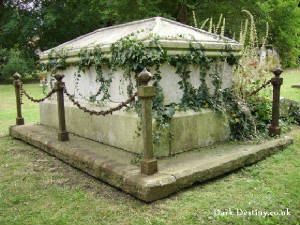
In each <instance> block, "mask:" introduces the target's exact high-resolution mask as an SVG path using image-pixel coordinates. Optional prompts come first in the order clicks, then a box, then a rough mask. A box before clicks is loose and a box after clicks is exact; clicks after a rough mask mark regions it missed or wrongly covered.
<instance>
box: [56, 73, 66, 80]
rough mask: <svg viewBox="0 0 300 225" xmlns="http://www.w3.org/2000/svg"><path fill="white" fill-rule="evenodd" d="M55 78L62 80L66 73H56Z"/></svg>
mask: <svg viewBox="0 0 300 225" xmlns="http://www.w3.org/2000/svg"><path fill="white" fill-rule="evenodd" d="M54 78H55V79H56V80H57V81H61V80H62V79H63V78H64V75H62V74H55V75H54Z"/></svg>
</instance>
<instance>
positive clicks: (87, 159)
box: [10, 124, 293, 202]
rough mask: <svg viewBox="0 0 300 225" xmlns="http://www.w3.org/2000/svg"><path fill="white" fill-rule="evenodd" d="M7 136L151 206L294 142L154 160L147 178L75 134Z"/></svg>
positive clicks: (125, 156) (20, 130) (28, 129)
mask: <svg viewBox="0 0 300 225" xmlns="http://www.w3.org/2000/svg"><path fill="white" fill-rule="evenodd" d="M10 135H11V136H12V137H14V138H17V139H21V140H23V141H25V142H27V143H29V144H31V145H33V146H36V147H38V148H40V149H42V150H44V151H45V152H48V153H49V154H51V155H54V156H56V157H57V158H59V159H61V160H63V161H65V162H66V163H69V164H70V165H72V166H74V167H76V168H79V169H81V170H83V171H84V172H86V173H88V174H90V175H92V176H94V177H96V178H98V179H100V180H102V181H104V182H107V183H109V184H111V185H113V186H115V187H117V188H120V189H121V190H123V191H125V192H127V193H129V194H131V195H133V196H135V197H137V198H139V199H141V200H143V201H145V202H152V201H155V200H158V199H161V198H164V197H167V196H168V195H170V194H172V193H174V192H177V191H179V190H181V189H182V188H185V187H188V186H191V185H192V184H194V183H196V182H203V181H205V180H208V179H211V178H214V177H217V176H220V175H222V174H225V173H228V172H230V171H233V170H235V169H238V168H240V167H243V166H246V165H249V164H253V163H255V162H257V161H259V160H262V159H263V158H265V157H267V156H269V155H271V154H273V153H275V152H276V151H277V150H282V149H284V148H285V147H286V146H288V145H289V144H291V143H292V142H293V139H292V138H291V137H289V136H283V137H280V138H277V139H271V140H267V141H265V142H263V143H260V144H250V145H246V144H223V145H219V146H215V147H214V148H202V149H198V150H195V151H190V152H184V153H181V154H177V155H175V156H173V157H168V158H164V159H160V160H158V173H156V174H154V175H151V176H147V175H142V174H141V173H140V168H139V167H138V166H137V165H133V164H132V163H131V161H132V160H133V159H135V157H136V155H135V154H133V153H130V152H126V151H123V150H120V149H117V148H114V147H110V146H107V145H103V144H100V143H98V142H94V141H92V140H88V139H85V138H82V137H79V136H76V135H72V134H71V135H70V141H68V142H59V141H58V140H57V130H56V129H53V128H49V127H46V126H42V125H35V124H28V125H20V126H12V127H10Z"/></svg>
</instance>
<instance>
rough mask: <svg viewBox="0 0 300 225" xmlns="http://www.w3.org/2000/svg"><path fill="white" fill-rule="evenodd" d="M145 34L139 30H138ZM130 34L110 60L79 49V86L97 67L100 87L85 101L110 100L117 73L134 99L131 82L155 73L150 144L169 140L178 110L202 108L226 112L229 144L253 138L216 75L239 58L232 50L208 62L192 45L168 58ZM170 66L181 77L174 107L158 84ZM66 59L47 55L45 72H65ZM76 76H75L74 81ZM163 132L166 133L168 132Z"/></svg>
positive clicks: (241, 109) (154, 43)
mask: <svg viewBox="0 0 300 225" xmlns="http://www.w3.org/2000/svg"><path fill="white" fill-rule="evenodd" d="M139 32H143V30H141V31H138V32H137V33H139ZM137 33H131V34H130V35H127V36H125V37H123V38H121V39H120V40H119V41H117V42H115V43H113V44H112V45H111V48H110V50H111V51H110V52H111V56H110V57H108V56H105V55H104V54H103V53H102V52H101V46H100V45H98V46H96V47H95V48H94V49H93V50H88V49H86V48H83V49H81V50H80V52H79V53H78V57H79V61H78V62H76V63H75V64H73V65H75V66H77V68H78V71H77V73H75V74H74V76H75V78H76V79H77V82H79V79H80V77H81V73H84V72H85V71H86V70H87V69H89V68H90V67H91V66H94V67H95V71H96V74H97V77H96V82H97V83H99V89H98V91H97V92H96V93H95V94H94V95H92V96H90V97H89V100H90V101H96V99H97V96H99V95H101V94H102V98H101V100H100V101H105V100H109V98H110V95H109V88H110V85H111V82H112V75H113V72H114V71H116V69H117V68H121V69H122V70H123V71H124V74H123V77H124V79H127V80H128V81H129V85H128V87H127V94H128V95H129V96H130V95H132V94H133V89H134V81H135V82H136V84H137V85H138V79H137V76H138V74H139V73H140V71H141V70H142V69H143V68H144V67H147V68H148V69H150V68H152V69H154V72H153V86H154V87H155V91H156V95H155V97H154V99H153V118H155V120H156V126H155V129H154V133H153V137H154V143H155V144H159V140H160V138H161V137H162V136H163V135H168V138H172V137H173V134H172V133H171V132H170V129H169V127H170V121H171V119H172V117H173V116H174V114H175V112H176V110H194V111H200V110H201V109H202V108H210V109H212V110H214V111H216V112H220V113H224V114H225V115H226V116H227V117H228V120H229V124H230V128H231V138H232V139H243V138H250V137H253V136H254V135H256V133H257V130H256V125H255V122H254V120H253V118H252V117H251V113H249V112H248V111H247V110H246V109H247V105H246V102H243V101H242V100H241V99H238V98H237V97H236V96H235V95H234V92H233V91H232V90H231V89H221V86H222V79H221V76H220V68H219V67H220V63H222V62H227V63H228V64H230V65H236V64H237V63H238V57H236V56H234V55H233V54H232V53H231V49H230V47H226V48H225V50H224V51H226V55H223V56H222V55H221V56H214V57H208V56H206V55H205V50H204V48H203V46H201V45H200V46H198V47H195V46H193V45H192V44H190V48H189V52H188V53H186V54H184V55H168V52H167V50H166V49H164V48H163V47H162V46H161V44H160V42H159V37H157V36H150V37H149V39H150V40H151V41H150V43H149V44H147V45H146V44H145V43H144V42H143V41H141V40H138V39H137V36H136V34H137ZM164 63H168V64H169V65H170V66H172V67H174V68H175V69H176V74H177V75H178V76H179V77H180V81H179V82H178V86H179V88H180V89H181V90H182V91H183V97H182V99H181V102H180V103H178V104H175V103H171V104H169V105H164V95H163V91H162V87H161V86H160V80H161V78H162V75H161V71H160V66H161V65H162V64H164ZM67 66H70V65H67V64H66V57H65V55H64V54H62V53H55V55H53V52H51V53H50V54H49V56H48V63H47V64H46V66H45V68H46V69H47V70H48V71H52V72H51V73H55V70H57V69H58V68H59V69H65V68H66V67H67ZM191 66H197V67H199V71H200V72H199V80H200V86H199V87H198V88H195V87H194V86H193V85H192V84H191V81H190V74H191ZM103 67H107V68H108V69H109V71H110V72H109V74H105V75H104V73H103ZM78 74H79V76H78ZM76 76H77V77H76ZM207 77H209V78H210V79H211V80H212V85H213V86H214V92H213V93H212V94H211V93H210V91H209V88H208V85H207V83H206V79H207ZM130 109H134V110H136V111H137V113H138V114H139V115H140V111H139V109H140V107H139V102H138V101H136V102H133V103H132V104H131V106H130ZM166 131H167V132H166Z"/></svg>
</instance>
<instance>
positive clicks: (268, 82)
mask: <svg viewBox="0 0 300 225" xmlns="http://www.w3.org/2000/svg"><path fill="white" fill-rule="evenodd" d="M270 83H271V80H268V81H267V82H266V83H264V84H263V85H262V86H261V87H259V88H257V89H256V90H255V91H253V92H252V93H251V94H250V96H252V95H255V94H256V93H257V92H259V91H260V90H261V89H263V88H265V87H266V86H267V85H269V84H270Z"/></svg>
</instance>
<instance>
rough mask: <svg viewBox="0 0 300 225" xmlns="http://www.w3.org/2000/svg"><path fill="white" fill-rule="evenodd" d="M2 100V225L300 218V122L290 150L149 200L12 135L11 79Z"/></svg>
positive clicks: (28, 107)
mask: <svg viewBox="0 0 300 225" xmlns="http://www.w3.org/2000/svg"><path fill="white" fill-rule="evenodd" d="M290 74H294V75H290ZM295 76H298V75H297V73H296V72H293V71H292V72H289V73H288V74H287V75H286V79H285V80H288V82H290V83H294V82H295V81H296V82H298V81H299V80H296V78H295ZM298 78H299V77H298ZM288 82H286V85H287V88H286V89H288V88H289V86H288ZM25 88H26V89H27V90H29V89H30V90H31V93H32V95H34V96H36V97H40V96H42V94H41V88H40V87H39V86H38V85H37V84H30V85H25ZM294 91H296V92H294ZM297 91H298V90H294V89H293V90H291V91H288V90H283V96H285V97H290V98H293V97H295V98H299V92H297ZM0 102H1V105H0V123H1V124H0V134H1V135H2V137H0V225H26V224H28V225H29V224H30V225H42V224H45V225H46V224H49V225H50V224H51V225H52V224H55V225H60V224H61V225H63V224H72V225H73V224H84V225H86V224H135V225H136V224H153V225H154V224H155V225H159V224H187V225H188V224H218V225H219V224H220V225H222V224H245V225H247V224H249V225H253V224H254V225H255V224H274V225H275V224H276V225H277V224H299V200H300V183H299V182H300V179H299V169H300V159H299V147H300V146H299V144H300V132H299V131H300V129H299V127H295V129H294V130H293V132H292V135H293V136H294V137H295V143H294V144H293V145H291V146H289V147H288V148H287V149H285V150H284V151H282V152H279V153H277V154H275V155H273V156H271V157H268V158H267V159H266V160H264V161H261V162H259V163H257V164H254V165H252V166H249V167H246V168H243V169H240V170H237V171H235V172H233V173H230V174H228V175H226V176H223V177H220V178H218V179H214V180H211V181H209V182H206V183H202V184H198V185H194V186H193V187H191V188H188V189H185V190H183V191H181V192H179V193H176V194H174V195H172V196H170V197H169V198H166V199H162V200H159V201H156V202H154V203H152V204H145V203H143V202H141V201H139V200H137V199H135V198H133V197H131V196H130V195H128V194H126V193H123V192H121V191H119V190H117V189H115V188H113V187H111V186H109V185H107V184H105V183H103V182H101V181H98V180H96V179H94V178H92V177H90V176H88V175H86V174H85V173H83V172H81V171H79V170H77V169H74V168H72V167H70V166H68V165H66V164H65V163H63V162H61V161H59V160H57V159H55V158H54V157H52V156H50V155H48V154H46V153H44V152H42V151H40V150H38V149H36V148H34V147H32V146H29V145H27V144H24V143H23V142H21V141H18V140H15V139H12V138H10V137H9V136H7V134H8V126H9V125H12V124H14V123H15V96H14V90H13V88H12V87H11V86H9V85H2V86H0ZM24 103H25V104H24V105H23V109H24V110H23V115H24V118H25V122H35V121H38V120H39V110H38V105H37V104H34V103H29V102H28V101H24ZM286 208H288V210H289V212H290V213H291V215H290V216H267V217H259V216H236V215H235V216H221V215H215V214H214V212H215V210H217V209H220V210H226V209H231V210H232V211H234V210H236V209H242V210H247V211H251V210H256V209H257V210H261V211H276V212H278V211H281V210H286Z"/></svg>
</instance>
